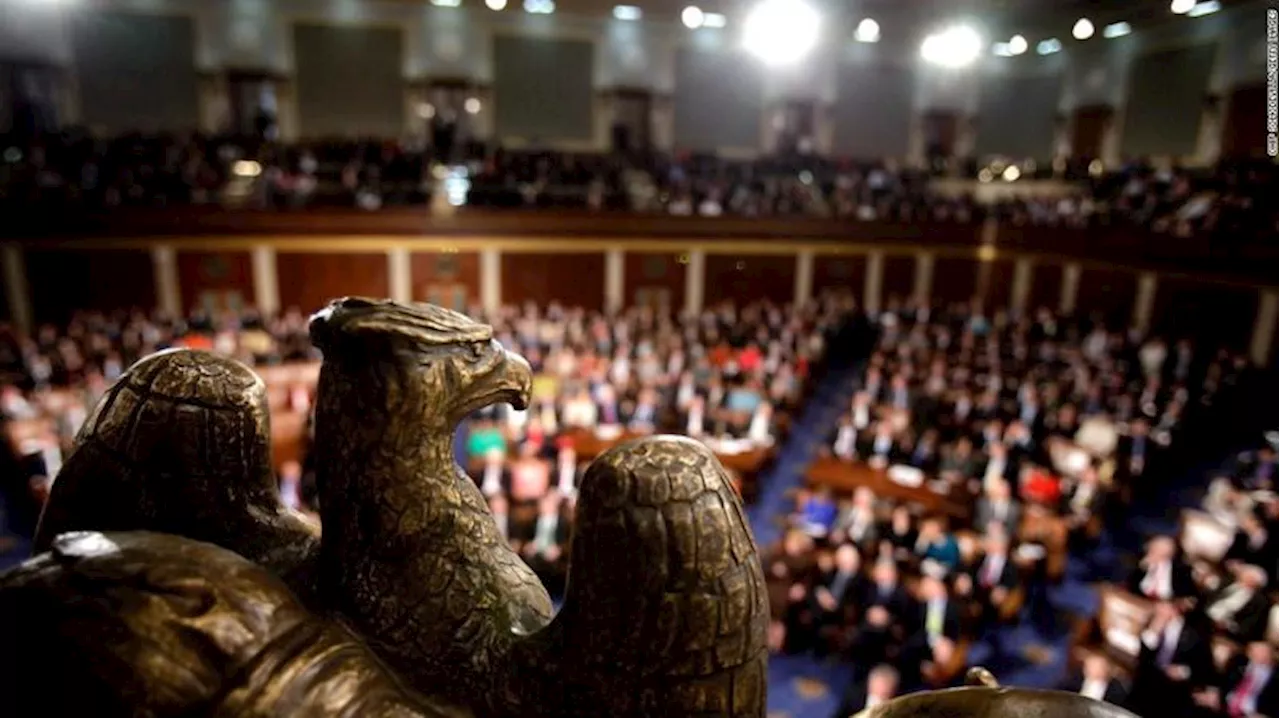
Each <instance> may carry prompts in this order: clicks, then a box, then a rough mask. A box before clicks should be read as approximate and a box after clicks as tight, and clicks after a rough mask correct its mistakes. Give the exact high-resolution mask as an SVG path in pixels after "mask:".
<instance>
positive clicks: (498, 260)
mask: <svg viewBox="0 0 1280 718" xmlns="http://www.w3.org/2000/svg"><path fill="white" fill-rule="evenodd" d="M480 305H481V306H482V307H483V308H484V311H485V313H487V314H490V315H494V314H497V313H498V310H499V309H501V308H502V251H501V250H498V249H493V248H487V249H483V250H481V251H480Z"/></svg>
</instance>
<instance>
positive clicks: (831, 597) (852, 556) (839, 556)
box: [811, 543, 863, 656]
mask: <svg viewBox="0 0 1280 718" xmlns="http://www.w3.org/2000/svg"><path fill="white" fill-rule="evenodd" d="M861 563H862V561H861V557H860V556H859V554H858V549H857V548H855V547H854V546H853V544H848V543H846V544H841V545H840V547H839V548H837V549H836V551H835V562H834V565H833V566H832V568H831V570H830V571H828V572H826V573H825V575H823V576H822V577H821V578H820V579H819V580H818V581H817V583H816V585H815V586H814V588H813V593H812V596H811V599H812V601H813V606H812V611H813V625H814V629H815V633H816V634H818V635H817V636H816V638H817V643H816V645H815V650H816V652H817V654H818V655H820V656H821V655H825V654H826V649H827V645H828V639H831V638H834V636H831V635H830V634H832V633H839V632H841V631H842V629H843V628H844V627H845V625H846V624H851V623H852V621H853V619H854V615H853V614H854V608H855V606H856V605H857V600H858V596H859V595H860V594H861V593H862V591H863V588H862V581H863V578H862V576H861V574H860V573H859V568H860V567H861Z"/></svg>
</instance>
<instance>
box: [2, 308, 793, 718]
mask: <svg viewBox="0 0 1280 718" xmlns="http://www.w3.org/2000/svg"><path fill="white" fill-rule="evenodd" d="M311 335H312V339H313V342H314V343H315V344H316V346H317V347H319V348H320V349H321V350H322V352H323V353H324V362H323V365H322V368H321V372H320V381H319V386H318V388H317V401H316V416H315V441H314V449H313V450H314V451H315V452H316V453H315V458H316V466H317V487H318V491H319V502H320V511H321V530H320V531H319V532H318V533H317V531H316V530H315V529H314V528H312V527H311V526H310V525H309V524H308V523H307V522H305V521H303V520H301V519H300V518H299V517H298V516H296V515H294V514H293V513H292V512H290V511H289V510H287V509H286V508H284V507H283V506H282V505H281V503H280V501H279V498H278V493H277V491H276V488H275V482H274V478H273V472H272V470H271V467H272V464H271V453H270V424H269V416H268V414H267V410H266V398H265V396H266V395H265V387H264V385H263V382H262V380H261V379H260V378H259V377H257V376H256V375H255V374H254V373H253V372H252V371H251V370H250V369H248V368H247V367H244V366H243V365H241V364H239V363H237V362H235V361H233V360H230V359H226V358H220V357H217V356H214V355H211V354H207V353H202V352H196V351H185V350H178V351H169V352H164V353H160V354H156V355H153V356H151V357H148V358H145V359H143V360H141V361H139V362H138V363H137V364H135V365H134V366H133V367H131V368H130V369H129V371H127V372H126V373H125V375H124V376H123V377H121V379H120V380H119V381H118V382H117V384H116V385H115V386H114V387H113V388H112V389H111V390H110V391H109V392H108V393H107V395H106V396H105V397H104V398H103V399H102V401H101V402H100V403H99V405H98V406H97V407H96V408H95V409H94V411H93V412H92V414H91V416H90V417H89V419H88V420H87V421H86V423H85V426H84V427H83V429H82V430H81V433H80V435H79V436H78V437H77V439H76V445H75V448H74V450H73V452H72V454H71V455H70V456H69V457H68V460H67V462H66V464H65V466H64V468H63V470H62V471H61V472H60V474H59V476H58V477H57V479H56V481H55V482H54V487H53V490H52V492H51V495H50V497H49V502H48V505H47V507H46V509H45V513H44V515H43V516H42V518H41V524H40V527H39V529H38V531H37V538H36V549H37V551H46V553H42V554H40V555H38V556H37V557H35V558H33V559H32V560H30V561H28V562H26V563H24V564H23V565H21V566H20V567H18V568H17V569H15V570H13V571H10V572H9V573H7V574H5V575H4V576H0V645H3V646H5V648H4V649H3V656H0V660H2V661H3V662H4V665H0V695H5V696H7V697H11V699H12V700H15V701H17V703H18V704H19V705H20V706H32V707H35V706H39V708H40V710H41V711H42V712H44V713H47V714H58V715H61V714H93V715H145V716H178V715H182V716H186V715H219V716H220V715H232V714H234V715H254V716H284V715H351V716H355V715H360V716H365V715H374V716H380V715H386V716H419V715H421V716H434V715H455V716H464V715H471V716H479V717H485V716H494V717H502V716H691V715H698V716H726V717H729V716H743V717H751V718H762V717H763V716H764V712H765V683H766V678H765V656H766V649H765V630H766V624H767V621H768V606H767V597H766V593H765V587H764V578H763V574H762V571H761V566H760V560H759V558H758V556H757V551H756V546H755V543H754V540H753V538H752V536H751V532H750V529H749V528H748V525H747V521H746V517H745V515H744V513H743V509H742V505H741V502H740V501H739V499H738V497H737V496H736V494H735V492H734V491H733V490H732V488H731V486H730V483H729V480H728V478H727V476H726V475H725V472H724V469H723V468H722V467H721V466H720V464H719V462H718V461H717V460H716V458H715V456H714V455H713V454H712V453H711V452H710V451H709V450H708V449H707V448H706V447H704V446H703V445H701V444H699V443H697V442H694V441H691V440H688V439H682V438H678V437H669V436H658V437H651V438H646V439H641V440H637V441H632V442H627V443H624V444H621V445H619V446H616V447H614V448H613V449H611V450H610V451H608V452H606V453H605V454H603V455H601V456H600V457H598V458H597V459H596V460H595V461H594V462H593V463H592V464H591V465H590V466H589V467H588V469H587V471H586V473H585V475H584V477H583V480H582V485H581V489H580V495H579V498H578V510H577V513H576V517H575V521H574V525H573V533H572V538H571V541H572V552H571V556H572V558H571V562H570V569H569V580H568V588H567V591H566V595H565V600H564V604H563V607H562V608H561V610H560V612H559V614H558V615H554V616H553V610H552V604H551V601H550V599H549V597H548V595H547V593H546V591H545V590H544V589H543V588H542V586H541V584H540V583H539V582H538V580H537V578H536V576H535V575H534V574H533V573H532V571H531V570H530V569H529V568H527V567H526V566H525V564H524V563H523V562H522V561H521V560H520V558H519V557H518V556H517V555H516V554H515V553H514V552H513V551H512V550H511V548H510V547H509V546H508V544H507V543H506V541H505V540H503V539H502V537H501V535H500V533H499V531H498V528H497V525H496V524H495V522H494V520H493V518H492V516H491V515H490V513H489V510H488V507H487V505H486V503H485V501H484V500H483V497H482V495H481V494H480V492H479V489H478V488H477V487H476V485H475V483H474V482H473V481H472V480H471V479H470V478H469V477H468V476H467V475H466V473H465V472H464V471H463V470H462V469H461V467H459V466H458V465H457V462H456V461H455V459H454V457H453V449H452V445H453V435H454V432H455V429H456V427H457V425H458V423H459V422H460V421H462V420H463V419H464V418H465V417H466V416H467V415H468V414H469V413H471V412H473V411H475V410H477V409H480V408H482V407H485V406H488V405H491V404H494V403H498V402H510V403H511V404H512V405H514V406H516V407H517V408H523V407H524V406H525V405H527V403H528V401H529V394H530V392H531V387H532V377H531V372H530V369H529V366H528V364H527V363H526V362H525V361H524V360H523V359H522V358H521V357H519V356H517V355H515V354H513V353H511V352H508V351H506V350H505V349H504V348H503V347H502V346H500V345H499V344H498V343H497V342H496V341H494V339H493V331H492V329H491V328H490V327H489V326H487V325H484V324H481V323H478V322H475V321H473V320H471V319H470V318H468V317H466V316H464V315H461V314H458V313H455V312H452V311H449V310H446V309H443V308H440V307H436V306H432V305H427V304H405V303H397V302H391V301H378V300H370V299H360V298H346V299H341V300H337V301H335V302H333V303H331V304H330V305H329V306H328V307H327V308H326V309H324V310H322V311H321V312H319V313H318V314H317V315H316V316H315V317H314V318H313V319H312V322H311ZM71 686H75V689H73V690H67V689H65V688H64V687H71Z"/></svg>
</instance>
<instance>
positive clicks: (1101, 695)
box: [1058, 653, 1129, 706]
mask: <svg viewBox="0 0 1280 718" xmlns="http://www.w3.org/2000/svg"><path fill="white" fill-rule="evenodd" d="M1058 690H1062V691H1068V692H1070V693H1078V694H1080V695H1082V696H1086V697H1088V698H1092V699H1094V700H1096V701H1106V702H1107V703H1110V704H1111V705H1115V706H1124V705H1125V704H1126V702H1127V701H1128V699H1129V690H1128V689H1127V688H1125V685H1124V683H1122V682H1120V679H1119V678H1116V676H1115V671H1114V670H1112V668H1111V662H1110V661H1108V660H1107V658H1106V656H1103V655H1100V654H1096V653H1094V654H1090V655H1089V656H1088V657H1086V658H1085V659H1084V665H1083V666H1082V669H1081V672H1080V674H1079V675H1074V676H1071V677H1070V678H1068V679H1067V680H1066V681H1065V682H1063V683H1062V684H1061V685H1059V686H1058Z"/></svg>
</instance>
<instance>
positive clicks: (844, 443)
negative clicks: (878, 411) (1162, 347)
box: [828, 414, 858, 461]
mask: <svg viewBox="0 0 1280 718" xmlns="http://www.w3.org/2000/svg"><path fill="white" fill-rule="evenodd" d="M828 444H830V446H831V454H832V455H833V456H835V457H836V458H839V459H843V460H845V461H853V459H854V456H855V454H856V451H857V447H858V430H857V428H855V427H854V425H853V417H852V416H850V415H849V414H845V415H844V416H842V417H840V423H839V425H838V426H836V431H835V435H834V436H833V437H832V439H831V440H830V441H829V442H828Z"/></svg>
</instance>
